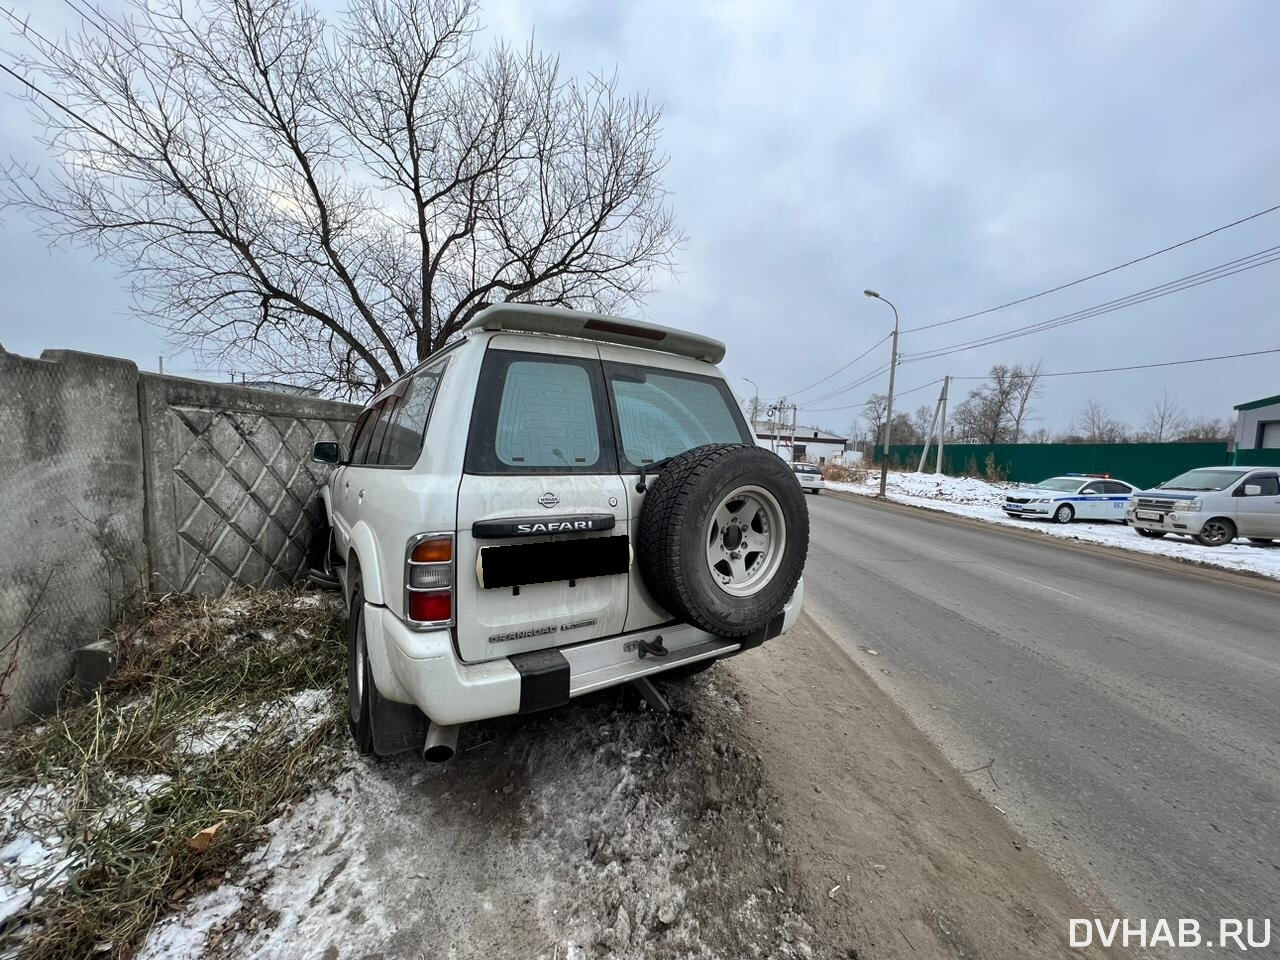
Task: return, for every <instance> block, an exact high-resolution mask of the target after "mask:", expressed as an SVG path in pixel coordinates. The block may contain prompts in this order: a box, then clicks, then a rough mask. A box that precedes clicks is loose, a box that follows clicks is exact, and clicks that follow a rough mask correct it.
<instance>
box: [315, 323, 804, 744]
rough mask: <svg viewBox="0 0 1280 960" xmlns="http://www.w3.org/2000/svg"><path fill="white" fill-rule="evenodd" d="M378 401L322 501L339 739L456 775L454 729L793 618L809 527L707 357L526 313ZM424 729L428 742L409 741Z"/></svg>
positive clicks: (761, 635) (767, 631)
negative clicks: (337, 637)
mask: <svg viewBox="0 0 1280 960" xmlns="http://www.w3.org/2000/svg"><path fill="white" fill-rule="evenodd" d="M464 333H465V337H464V338H463V339H461V340H459V341H458V342H457V343H454V344H452V345H450V346H448V347H446V348H445V349H443V350H441V351H440V352H439V353H437V354H436V355H434V356H432V357H429V358H428V359H427V360H426V361H424V362H423V363H422V364H421V365H420V366H418V367H417V368H416V369H414V370H413V371H411V372H410V373H409V374H407V375H406V376H404V377H403V378H401V379H400V380H398V381H396V382H395V383H393V384H392V385H391V386H389V387H387V388H386V389H384V390H382V391H381V392H380V393H379V394H378V395H377V396H375V397H374V398H373V400H372V401H371V402H370V403H369V405H368V406H367V408H366V409H365V410H364V411H363V412H362V413H361V415H360V417H359V419H358V421H357V423H356V426H355V429H354V431H353V434H352V440H351V450H350V451H349V452H346V451H343V450H341V449H339V448H338V445H337V444H335V443H332V442H329V443H317V444H316V445H315V448H314V451H313V459H315V460H317V461H318V462H324V463H333V464H335V468H334V470H333V472H332V474H331V475H330V477H329V479H328V482H327V484H326V486H325V488H324V491H323V497H324V503H325V509H326V512H327V515H328V518H329V521H330V525H331V531H332V533H331V543H330V546H329V550H328V553H327V556H328V558H329V562H330V564H331V565H332V571H333V573H334V574H335V575H336V577H337V579H339V580H341V582H342V585H343V587H344V590H345V592H346V596H347V597H348V600H349V610H350V612H351V616H350V623H351V626H350V629H349V637H348V677H347V679H348V689H349V691H350V721H351V731H352V735H353V737H354V738H355V741H356V744H357V746H358V748H359V749H360V750H362V751H365V752H371V751H374V752H377V753H391V752H395V751H398V750H403V749H410V748H413V747H420V746H422V744H423V740H424V733H425V737H426V743H427V746H428V748H429V749H428V751H427V752H428V756H429V757H431V758H433V759H445V758H447V757H448V756H451V755H452V753H453V750H454V747H455V744H456V741H457V725H458V724H462V723H465V722H468V721H472V720H479V719H482V718H486V717H497V716H503V715H507V714H515V713H527V712H529V711H533V710H541V709H544V708H547V707H552V706H556V705H559V704H563V703H567V702H568V701H569V700H570V698H572V697H575V696H578V695H580V694H583V693H587V692H589V691H593V690H599V689H601V688H604V687H609V686H613V685H615V684H621V683H626V682H629V681H635V680H638V679H639V678H643V677H647V676H649V675H652V674H657V673H670V672H673V671H674V672H678V673H682V674H689V673H692V672H696V671H697V670H700V669H704V668H705V667H707V666H710V665H711V664H712V663H714V662H715V660H716V659H718V658H721V657H725V656H730V655H733V654H737V653H741V652H742V651H744V650H749V649H751V648H753V647H756V646H759V645H760V644H762V643H764V642H765V641H766V640H769V639H771V638H773V637H776V636H778V635H779V634H780V633H783V632H784V631H786V630H787V629H789V628H790V626H791V625H792V624H793V623H794V622H795V620H796V618H797V617H798V616H799V613H800V606H801V602H802V597H803V593H804V589H803V583H802V581H801V573H802V570H803V567H804V562H805V556H806V553H807V550H808V542H809V521H808V511H807V510H806V509H805V505H804V496H803V494H802V492H801V489H800V485H799V484H798V483H797V482H796V478H795V475H794V474H793V473H792V471H791V469H790V467H788V465H787V464H786V463H785V462H783V461H782V460H781V459H780V458H778V457H777V456H776V455H775V454H773V453H770V452H769V451H767V450H763V449H761V448H759V447H757V446H755V444H754V443H753V438H752V435H751V431H750V429H749V428H748V426H747V423H746V421H745V420H744V418H743V416H742V413H741V411H740V410H739V409H738V405H737V403H736V402H735V400H734V397H733V394H732V393H731V392H730V390H729V387H728V385H727V384H726V383H725V381H724V377H723V375H722V374H721V373H720V371H719V370H718V369H717V368H716V366H715V364H716V363H718V362H719V361H720V359H721V358H722V357H723V355H724V345H723V344H721V343H719V342H718V341H716V340H712V339H710V338H707V337H701V336H697V335H694V334H691V333H685V332H682V331H678V330H672V329H669V328H666V327H660V326H657V325H655V324H648V323H641V322H637V321H634V320H623V319H619V318H615V317H606V316H601V315H597V314H590V313H579V312H574V311H568V310H556V309H550V308H545V307H534V306H524V305H520V304H500V305H496V306H492V307H489V308H487V309H485V310H484V311H482V312H481V313H480V314H479V315H477V316H476V317H475V319H473V320H472V321H471V322H470V323H469V324H467V326H466V328H465V330H464ZM426 721H430V724H431V726H430V729H429V730H428V729H427V727H426Z"/></svg>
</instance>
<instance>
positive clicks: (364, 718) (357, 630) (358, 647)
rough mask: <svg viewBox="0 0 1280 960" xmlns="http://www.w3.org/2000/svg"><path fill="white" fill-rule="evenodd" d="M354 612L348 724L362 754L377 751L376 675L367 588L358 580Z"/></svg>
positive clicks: (350, 633)
mask: <svg viewBox="0 0 1280 960" xmlns="http://www.w3.org/2000/svg"><path fill="white" fill-rule="evenodd" d="M348 609H349V611H350V614H349V616H348V619H347V726H348V727H349V728H350V730H351V739H352V740H353V741H355V745H356V750H357V751H359V752H360V753H364V754H369V753H373V722H372V719H371V717H370V704H369V700H370V698H369V693H370V691H371V690H372V689H373V677H372V676H371V674H370V672H369V653H368V649H367V647H366V645H365V628H364V590H363V589H362V588H361V586H360V584H359V583H357V584H356V585H355V587H354V589H353V590H352V591H351V604H350V606H349V608H348Z"/></svg>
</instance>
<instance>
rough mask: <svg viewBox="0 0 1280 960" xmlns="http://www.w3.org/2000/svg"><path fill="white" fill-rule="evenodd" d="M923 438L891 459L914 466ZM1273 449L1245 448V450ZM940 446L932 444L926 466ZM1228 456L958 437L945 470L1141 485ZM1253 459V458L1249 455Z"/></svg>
mask: <svg viewBox="0 0 1280 960" xmlns="http://www.w3.org/2000/svg"><path fill="white" fill-rule="evenodd" d="M922 449H924V448H923V447H921V446H920V445H919V444H902V445H899V444H894V445H893V446H892V447H890V448H889V453H890V456H889V462H890V463H891V464H894V465H896V466H899V467H905V468H907V469H911V470H914V469H915V468H916V466H917V464H919V462H920V451H921V450H922ZM1266 452H1274V451H1260V450H1247V451H1243V452H1242V453H1243V454H1244V455H1253V454H1259V453H1266ZM935 453H936V451H934V450H930V453H929V461H928V463H927V464H926V465H925V469H926V470H932V469H933V464H934V456H935ZM1229 462H1230V458H1229V455H1228V453H1227V445H1226V444H1225V443H996V444H986V443H957V444H948V445H947V446H946V448H945V452H944V455H943V458H942V472H943V473H949V474H951V475H952V476H961V475H966V474H967V475H974V476H988V477H990V478H991V479H1001V478H1003V479H1006V480H1012V481H1014V482H1016V483H1036V482H1038V481H1040V480H1043V479H1045V478H1046V477H1052V476H1057V475H1060V474H1064V473H1108V474H1110V475H1111V476H1113V477H1115V478H1117V479H1119V480H1127V481H1129V482H1130V483H1133V484H1137V485H1138V486H1140V487H1152V486H1155V485H1156V484H1157V483H1162V482H1163V481H1165V480H1168V479H1170V478H1171V477H1175V476H1177V475H1178V474H1180V473H1182V472H1183V471H1185V470H1191V469H1193V468H1195V467H1212V466H1220V465H1222V464H1226V463H1229ZM1250 462H1253V461H1250Z"/></svg>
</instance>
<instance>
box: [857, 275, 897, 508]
mask: <svg viewBox="0 0 1280 960" xmlns="http://www.w3.org/2000/svg"><path fill="white" fill-rule="evenodd" d="M862 292H863V294H864V295H865V296H868V297H871V298H872V299H873V300H881V301H883V302H884V303H887V304H889V309H890V310H892V311H893V348H892V351H891V352H890V354H889V399H888V400H887V401H886V402H885V406H884V449H883V450H882V451H881V454H880V496H881V498H883V497H884V489H885V486H886V485H887V484H888V482H889V440H890V437H891V432H892V429H893V380H894V375H895V374H896V373H897V372H898V308H897V307H895V306H894V305H893V302H892V301H890V300H888V299H886V298H885V297H882V296H880V294H878V293H876V292H875V291H874V290H863V291H862Z"/></svg>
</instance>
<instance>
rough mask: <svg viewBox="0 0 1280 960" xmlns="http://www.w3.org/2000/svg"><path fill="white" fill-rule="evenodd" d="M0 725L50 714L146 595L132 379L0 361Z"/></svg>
mask: <svg viewBox="0 0 1280 960" xmlns="http://www.w3.org/2000/svg"><path fill="white" fill-rule="evenodd" d="M0 452H2V453H0V543H2V544H4V549H3V551H0V674H4V673H6V672H7V673H8V676H7V678H5V680H4V681H3V683H0V701H4V702H3V703H2V704H0V707H3V709H0V725H9V724H12V723H14V722H17V721H20V720H23V719H25V718H27V717H29V716H31V715H33V714H42V713H47V712H48V711H49V710H51V709H52V708H53V707H54V706H55V705H56V703H57V699H58V694H59V692H60V690H61V689H62V686H63V684H64V683H65V682H66V680H67V678H68V676H69V675H70V673H71V663H72V654H73V651H74V650H75V649H76V648H77V647H79V646H82V645H84V644H86V643H91V642H93V641H94V640H96V639H97V638H98V634H99V631H101V630H102V628H103V627H104V626H106V625H107V624H109V623H111V622H112V620H113V619H114V618H115V617H116V616H117V615H118V613H119V612H120V610H119V607H120V604H122V603H124V602H126V601H127V600H128V598H129V597H130V596H131V595H133V594H135V593H136V591H137V589H138V587H139V586H141V585H142V584H143V583H145V578H146V569H147V557H146V543H145V539H144V531H143V515H144V487H143V477H142V459H143V456H142V435H141V433H140V431H139V429H138V368H137V367H136V366H134V364H132V363H130V362H128V361H125V360H115V359H112V358H110V357H99V356H94V355H91V354H83V353H73V352H71V351H55V350H47V351H45V352H44V353H43V354H42V355H41V357H40V359H38V360H34V359H31V358H28V357H20V356H16V355H14V354H11V353H6V352H5V351H4V350H3V349H0Z"/></svg>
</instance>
